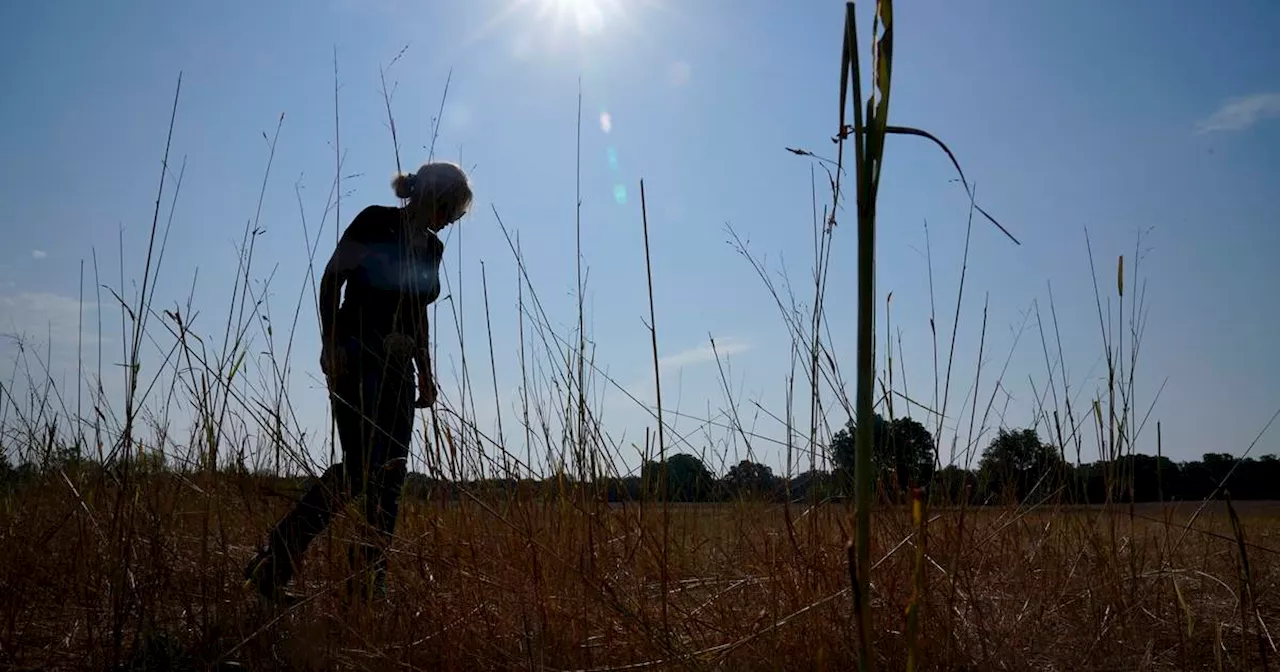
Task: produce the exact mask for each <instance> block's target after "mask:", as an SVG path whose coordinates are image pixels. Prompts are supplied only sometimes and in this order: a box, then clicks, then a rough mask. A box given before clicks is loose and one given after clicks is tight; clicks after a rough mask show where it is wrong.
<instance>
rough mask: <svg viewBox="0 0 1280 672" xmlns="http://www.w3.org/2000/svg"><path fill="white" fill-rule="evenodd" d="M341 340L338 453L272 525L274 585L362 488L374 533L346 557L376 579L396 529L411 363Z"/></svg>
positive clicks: (335, 396)
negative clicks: (338, 457) (370, 540)
mask: <svg viewBox="0 0 1280 672" xmlns="http://www.w3.org/2000/svg"><path fill="white" fill-rule="evenodd" d="M341 347H344V348H345V350H346V364H345V367H344V370H343V371H342V372H341V373H340V374H339V376H338V377H337V379H336V380H335V384H334V389H333V391H332V392H331V394H330V400H331V401H332V403H333V415H334V421H335V422H336V424H337V426H338V439H339V441H340V442H341V445H342V461H341V462H339V463H337V464H334V465H333V466H331V467H329V468H328V469H327V470H325V472H324V474H323V475H322V476H321V477H320V479H319V480H318V481H316V482H315V483H314V484H313V485H312V486H311V488H310V489H309V490H307V492H306V494H304V495H303V496H302V500H301V501H299V502H298V504H297V506H295V507H294V508H293V510H292V511H290V512H289V513H288V514H287V515H285V517H284V518H283V519H282V520H281V521H280V522H279V523H278V524H277V525H276V526H275V528H274V529H273V530H272V531H271V535H270V542H269V543H270V550H271V554H272V555H274V556H275V557H276V559H277V562H276V567H277V570H276V571H277V572H278V574H277V581H278V583H280V584H281V585H283V583H285V582H287V581H288V580H289V578H290V577H291V576H292V574H293V571H294V569H295V568H296V567H297V565H298V561H299V558H300V557H301V555H302V553H303V552H304V551H305V550H306V548H307V546H308V545H309V544H310V543H311V541H312V539H314V538H315V537H316V536H317V535H319V534H320V533H321V532H323V531H324V529H325V527H326V526H328V524H329V522H330V521H331V520H332V519H333V516H334V514H335V513H336V512H337V511H338V510H340V509H342V508H343V507H345V506H346V505H347V503H349V502H350V501H352V500H353V499H354V498H358V497H360V496H361V495H364V518H365V520H366V521H367V522H368V523H369V525H370V527H372V528H373V529H374V530H375V531H376V533H377V539H376V541H374V543H362V544H353V545H352V547H351V550H350V552H351V559H352V561H353V562H354V563H358V564H362V565H365V566H366V567H367V568H371V569H373V570H374V571H375V572H376V578H377V580H378V581H381V580H382V577H383V576H384V574H385V568H386V547H387V546H389V545H390V543H391V538H392V533H393V532H394V531H395V525H396V514H397V511H398V509H399V500H400V491H401V489H402V488H403V487H404V479H405V474H406V469H407V465H406V461H407V458H408V455H409V442H410V439H411V438H412V433H413V400H414V395H415V393H416V387H415V385H414V378H413V365H412V362H411V361H410V360H408V359H407V358H392V357H387V356H385V355H384V354H383V348H382V347H381V343H378V344H376V347H368V345H362V344H361V343H359V342H358V341H357V340H355V339H347V341H346V342H345V343H343V344H342V345H341Z"/></svg>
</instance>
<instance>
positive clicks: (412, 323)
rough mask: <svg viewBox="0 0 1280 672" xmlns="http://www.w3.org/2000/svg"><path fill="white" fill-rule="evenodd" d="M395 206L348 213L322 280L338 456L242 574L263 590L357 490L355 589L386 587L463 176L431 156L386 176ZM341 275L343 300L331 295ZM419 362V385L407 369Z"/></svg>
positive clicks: (267, 593) (280, 584)
mask: <svg viewBox="0 0 1280 672" xmlns="http://www.w3.org/2000/svg"><path fill="white" fill-rule="evenodd" d="M392 186H393V187H394V188H395V193H396V196H397V197H399V198H401V199H405V201H406V205H405V206H403V207H386V206H380V205H374V206H369V207H368V208H365V209H364V211H362V212H361V213H360V214H359V215H357V216H356V218H355V219H354V220H352V222H351V224H350V225H349V226H348V227H347V229H346V231H344V232H343V234H342V238H341V240H339V241H338V246H337V249H335V250H334V252H333V256H332V257H330V258H329V263H328V265H327V266H326V267H325V270H324V277H323V278H322V279H321V281H320V297H319V298H320V324H321V355H320V367H321V369H322V370H323V371H324V374H325V378H326V380H327V381H328V387H329V396H330V400H331V402H332V404H333V415H334V421H335V422H336V423H337V426H338V438H339V441H340V442H341V445H342V462H340V463H337V464H334V465H332V466H331V467H329V468H328V469H327V470H326V471H325V472H324V474H323V475H322V476H321V477H320V479H319V481H317V482H316V483H315V484H314V485H312V487H311V488H310V490H308V491H307V493H306V494H305V495H303V497H302V500H301V501H300V502H298V504H297V506H295V507H294V508H293V510H292V511H290V512H289V513H288V514H287V515H286V516H285V517H284V518H283V519H282V520H281V521H280V522H279V523H277V524H276V526H275V527H274V528H273V529H272V530H271V532H270V534H269V535H268V541H267V546H266V547H265V548H264V549H262V550H261V551H260V552H259V553H258V554H257V556H255V557H254V558H253V560H252V561H251V562H250V563H249V565H248V567H246V568H245V578H246V579H247V581H248V583H249V585H251V586H252V587H254V588H256V589H257V591H258V592H259V593H260V594H262V595H263V596H264V597H267V598H269V599H278V598H287V597H290V596H289V595H288V594H287V593H286V592H285V591H284V587H285V585H286V584H287V583H288V582H289V580H290V579H291V578H292V576H293V574H294V571H295V570H296V569H297V567H298V564H299V559H300V557H301V555H302V553H303V552H304V551H305V550H306V548H307V545H308V544H309V543H310V542H311V540H312V539H314V538H315V537H316V535H318V534H320V532H321V531H323V530H324V528H325V526H327V525H328V524H329V521H330V520H331V519H332V518H333V515H334V513H335V512H336V511H337V510H339V509H341V508H342V507H343V506H344V505H345V504H346V503H347V502H348V501H349V499H350V498H353V497H359V496H360V495H362V494H363V495H364V514H365V518H366V520H367V522H368V523H369V524H370V526H372V527H373V528H374V529H375V530H376V531H377V533H378V534H377V537H378V539H377V541H376V542H374V543H361V544H353V545H352V547H351V559H352V561H353V564H356V565H357V566H358V567H360V568H361V569H363V570H365V571H362V572H360V573H359V574H357V576H360V575H363V576H364V577H365V578H366V579H367V581H361V582H360V583H361V587H362V588H363V590H362V591H361V592H362V593H363V594H364V595H366V596H367V595H368V594H369V592H370V589H372V592H374V593H376V594H379V595H381V594H383V593H385V590H386V588H385V586H386V583H385V582H386V548H387V546H388V545H389V544H390V542H391V538H392V533H393V532H394V530H395V523H396V513H397V509H398V505H399V498H400V491H401V489H402V488H403V486H404V479H405V474H406V460H407V458H408V455H409V442H410V439H411V437H412V432H413V414H414V407H415V406H416V407H419V408H424V407H427V406H430V405H432V404H434V403H435V399H436V386H435V380H434V377H433V375H432V371H431V359H430V355H429V352H428V349H427V346H428V335H429V327H428V322H427V310H426V309H427V306H428V305H429V304H430V303H432V302H433V301H435V300H436V298H437V297H438V296H439V295H440V276H439V269H440V260H441V257H442V256H443V254H444V243H442V242H441V241H440V239H439V238H438V237H437V236H436V233H437V232H439V231H440V230H441V229H443V228H444V227H446V226H448V225H449V224H451V223H453V222H455V221H457V220H458V219H460V218H461V217H462V216H463V215H464V214H466V211H467V210H468V209H469V208H470V206H471V185H470V182H469V180H468V179H467V176H466V174H465V173H464V172H463V171H462V169H461V168H459V167H458V166H456V165H454V164H451V163H428V164H425V165H423V166H422V167H421V168H419V169H418V171H417V172H416V173H414V174H401V175H398V176H397V177H396V178H395V180H394V181H393V182H392ZM344 285H345V289H346V292H345V296H344V297H343V301H342V304H341V307H339V306H338V295H339V292H340V290H342V289H343V286H344ZM415 366H416V368H417V390H416V392H417V394H416V395H415V389H414V387H415V386H414V377H413V369H414V368H415Z"/></svg>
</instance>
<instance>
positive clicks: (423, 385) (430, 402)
mask: <svg viewBox="0 0 1280 672" xmlns="http://www.w3.org/2000/svg"><path fill="white" fill-rule="evenodd" d="M435 403H436V380H435V376H433V375H431V371H430V370H429V369H427V368H425V367H420V368H419V369H418V399H417V400H416V401H414V402H413V405H414V406H415V407H416V408H427V407H429V406H434V405H435Z"/></svg>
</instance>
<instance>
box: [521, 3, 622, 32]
mask: <svg viewBox="0 0 1280 672" xmlns="http://www.w3.org/2000/svg"><path fill="white" fill-rule="evenodd" d="M606 1H607V0H538V3H539V7H538V16H540V17H549V18H551V19H552V21H554V23H555V27H556V29H560V28H561V27H563V26H564V25H566V24H570V25H572V26H574V27H575V28H577V30H578V33H579V34H580V35H594V34H596V33H599V32H600V31H601V30H603V29H604V11H603V8H602V7H601V5H602V4H604V3H605V2H606Z"/></svg>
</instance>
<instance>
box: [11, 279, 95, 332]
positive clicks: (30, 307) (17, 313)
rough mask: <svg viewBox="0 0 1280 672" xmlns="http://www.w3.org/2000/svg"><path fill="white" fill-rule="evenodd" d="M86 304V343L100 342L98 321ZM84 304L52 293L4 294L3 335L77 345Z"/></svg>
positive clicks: (90, 307)
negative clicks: (97, 331) (97, 337)
mask: <svg viewBox="0 0 1280 672" xmlns="http://www.w3.org/2000/svg"><path fill="white" fill-rule="evenodd" d="M94 310H95V306H94V304H92V303H89V302H85V304H84V343H86V344H88V343H93V342H96V334H95V333H94V332H95V331H96V329H97V317H96V315H95V314H94ZM80 313H81V305H80V301H78V300H77V299H75V298H74V297H69V296H63V295H61V294H54V293H52V292H15V293H9V294H0V334H7V335H10V336H15V337H22V338H33V339H37V340H38V341H43V340H44V339H45V338H51V339H52V340H53V341H54V342H55V343H59V344H63V345H65V344H74V343H76V342H77V341H78V340H79V336H80V318H81V314H80Z"/></svg>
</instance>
